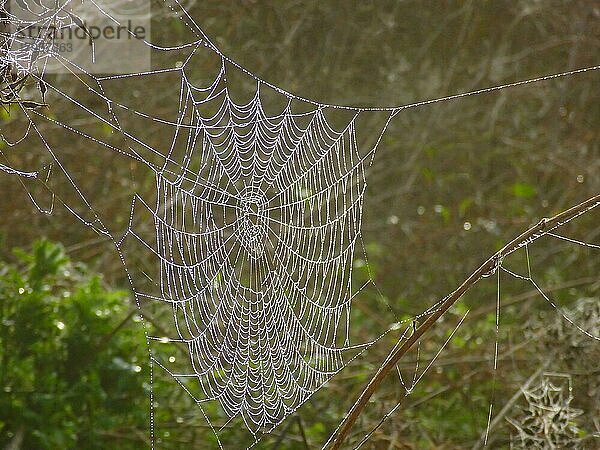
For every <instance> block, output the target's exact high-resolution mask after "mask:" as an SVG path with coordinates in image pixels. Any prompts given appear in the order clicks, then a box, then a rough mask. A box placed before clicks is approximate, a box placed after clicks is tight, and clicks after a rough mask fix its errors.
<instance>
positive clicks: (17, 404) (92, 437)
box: [0, 240, 149, 450]
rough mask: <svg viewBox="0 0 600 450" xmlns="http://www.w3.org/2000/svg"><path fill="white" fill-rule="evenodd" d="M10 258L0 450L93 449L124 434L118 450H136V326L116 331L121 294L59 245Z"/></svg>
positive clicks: (141, 349) (142, 414)
mask: <svg viewBox="0 0 600 450" xmlns="http://www.w3.org/2000/svg"><path fill="white" fill-rule="evenodd" d="M14 255H15V257H16V260H15V261H14V262H12V263H9V262H7V261H3V262H0V317H1V318H2V322H1V324H0V361H1V363H0V387H1V389H2V392H1V393H0V447H2V448H4V447H5V446H6V445H8V443H9V442H12V443H13V444H12V445H13V446H14V447H12V448H24V449H75V448H77V449H91V450H93V449H100V448H107V444H106V441H107V439H108V440H109V441H110V439H119V437H120V436H121V435H124V436H126V439H120V440H119V444H118V448H121V449H129V448H131V449H134V448H140V442H139V441H137V440H138V439H139V438H138V437H137V435H136V433H135V431H136V430H138V433H140V432H139V430H145V429H146V428H147V416H148V410H149V405H148V393H147V390H146V389H145V388H144V387H143V386H144V383H143V381H144V379H145V378H144V377H145V375H144V373H143V370H142V366H144V365H146V364H147V363H146V361H147V350H146V344H145V340H144V337H143V334H142V333H141V331H140V329H139V327H130V326H121V325H122V322H123V320H124V319H126V318H127V315H128V311H129V310H130V308H131V306H130V305H129V302H128V295H127V293H126V292H125V291H121V290H111V289H108V288H106V287H105V286H104V285H103V283H102V279H101V278H100V277H99V276H98V275H94V274H91V273H90V272H89V271H88V270H87V269H86V268H85V267H84V266H83V265H80V264H75V263H73V262H71V261H70V259H69V258H68V257H67V256H66V254H65V251H64V249H63V247H62V246H60V245H58V244H53V243H51V242H49V241H46V240H40V241H37V242H35V243H34V244H33V249H32V251H31V252H25V251H23V250H16V251H15V252H14ZM140 434H142V435H143V433H140ZM136 441H137V442H136ZM18 442H21V445H20V447H19V445H17V443H18Z"/></svg>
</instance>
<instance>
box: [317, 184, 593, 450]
mask: <svg viewBox="0 0 600 450" xmlns="http://www.w3.org/2000/svg"><path fill="white" fill-rule="evenodd" d="M598 205H600V194H597V195H595V196H593V197H591V198H589V199H587V200H585V201H584V202H581V203H579V204H577V205H575V206H573V207H571V208H569V209H567V210H566V211H563V212H562V213H560V214H557V215H555V216H554V217H551V218H549V219H542V220H541V221H539V222H538V223H537V224H536V225H534V226H533V227H531V228H529V229H528V230H527V231H525V232H523V233H522V234H521V235H519V236H517V237H516V238H515V239H513V240H512V241H510V242H509V243H508V244H506V245H505V246H504V247H502V248H501V249H500V250H498V251H497V252H496V253H494V255H492V256H491V257H490V258H488V259H487V260H486V261H485V262H484V263H483V264H482V265H481V266H479V268H478V269H477V270H475V272H473V273H472V274H471V275H470V276H469V277H468V278H467V279H466V280H465V281H463V283H462V284H461V285H460V286H459V287H458V288H457V289H456V290H454V291H453V292H452V293H451V294H449V295H448V296H446V297H445V298H444V300H443V302H442V303H441V304H440V306H439V307H438V308H437V309H436V310H435V311H434V312H433V313H432V314H431V315H430V316H428V317H427V319H426V320H425V321H424V322H423V323H422V324H421V326H419V327H418V328H417V329H416V330H415V332H414V333H413V334H412V335H411V336H410V337H409V338H408V339H407V340H406V341H405V342H404V343H403V344H402V345H401V346H399V347H397V348H396V349H395V350H394V351H393V352H392V353H391V354H390V355H389V356H388V357H387V358H386V360H385V362H384V363H383V364H382V366H381V367H380V368H379V370H377V372H376V373H375V375H374V376H373V377H372V378H371V380H370V381H369V383H368V384H367V386H366V387H365V389H364V390H363V391H362V393H361V394H360V396H359V397H358V400H356V402H355V403H354V405H353V406H352V408H351V409H350V411H349V412H348V414H347V415H346V416H345V417H344V420H342V422H341V423H340V426H339V427H338V429H337V430H336V432H335V433H334V435H333V436H332V437H331V438H330V439H329V441H327V442H326V443H325V445H324V447H323V448H327V447H330V448H331V449H332V450H337V449H339V448H341V446H342V444H343V443H344V441H345V439H346V437H347V436H348V433H349V432H350V430H351V428H352V426H353V425H354V423H355V422H356V420H357V419H358V417H359V416H360V414H361V413H362V411H363V410H364V408H365V407H366V405H367V403H368V402H369V399H370V398H371V396H372V395H373V393H374V392H375V391H376V390H377V389H378V388H379V385H380V384H381V382H382V381H383V379H384V378H385V377H386V376H387V375H388V374H389V373H390V372H391V371H392V370H393V369H394V367H395V366H396V364H397V363H398V361H400V359H401V358H402V357H403V356H404V355H405V354H406V353H407V352H408V351H409V350H410V349H411V348H412V347H413V346H414V345H415V343H416V342H418V341H419V339H421V337H422V336H423V335H424V334H425V333H426V332H427V331H428V330H429V329H430V328H431V327H432V326H433V325H434V324H435V323H436V322H437V321H438V319H439V318H440V317H441V316H442V315H443V314H444V313H445V312H446V311H448V309H450V307H451V306H452V305H454V304H455V303H456V302H457V301H458V300H459V299H460V298H461V297H462V296H463V295H464V294H465V293H466V292H467V291H468V290H469V289H471V288H472V287H473V286H474V285H475V284H476V283H477V282H478V281H479V280H481V279H482V278H484V277H488V276H490V275H492V274H493V273H495V272H496V270H497V269H498V267H499V266H500V264H501V262H502V260H503V259H504V258H505V257H506V256H508V255H510V254H511V253H513V252H515V251H517V250H518V249H520V248H522V247H523V246H524V245H526V244H528V243H531V242H533V241H535V240H537V239H539V238H540V237H542V236H544V235H545V234H547V233H549V232H551V231H553V230H555V229H557V228H559V227H560V226H562V225H564V224H565V223H567V222H569V221H571V220H572V219H574V218H576V217H578V216H581V215H582V214H585V213H587V212H588V211H590V210H592V209H593V208H595V207H597V206H598Z"/></svg>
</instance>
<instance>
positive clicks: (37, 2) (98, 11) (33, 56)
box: [10, 0, 151, 74]
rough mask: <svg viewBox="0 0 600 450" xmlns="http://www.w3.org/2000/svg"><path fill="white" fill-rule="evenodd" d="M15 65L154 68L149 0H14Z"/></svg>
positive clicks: (115, 70) (109, 70)
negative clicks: (95, 0)
mask: <svg viewBox="0 0 600 450" xmlns="http://www.w3.org/2000/svg"><path fill="white" fill-rule="evenodd" d="M10 11H11V15H12V16H13V20H11V25H12V29H11V32H12V42H11V46H10V52H12V54H13V55H14V56H13V58H12V59H13V64H14V65H15V66H16V68H17V70H19V69H20V70H23V71H43V72H45V73H73V72H74V73H96V74H125V73H134V72H141V71H147V70H151V65H150V47H149V46H148V45H147V43H146V42H144V41H149V40H150V3H149V0H103V1H101V2H92V1H90V0H59V1H57V0H11V3H10Z"/></svg>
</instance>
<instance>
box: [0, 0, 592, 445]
mask: <svg viewBox="0 0 600 450" xmlns="http://www.w3.org/2000/svg"><path fill="white" fill-rule="evenodd" d="M97 7H98V9H99V10H100V11H103V10H102V5H101V4H100V3H98V5H97ZM168 7H169V8H171V9H172V10H174V11H176V13H177V14H178V15H179V17H180V19H181V20H182V21H183V23H184V24H185V25H186V26H187V27H188V30H189V31H190V32H191V33H192V34H193V35H194V36H195V39H193V40H192V41H191V42H189V43H187V44H185V45H179V46H172V47H168V46H160V45H159V44H158V43H153V42H147V45H148V46H150V47H151V48H152V49H154V50H155V51H158V52H163V53H167V54H168V53H175V54H177V55H181V54H183V55H184V57H183V58H181V61H180V63H179V64H177V65H176V67H174V68H173V67H172V66H168V67H163V68H159V69H155V70H152V71H148V72H144V73H135V74H128V75H119V76H97V75H94V74H90V73H86V72H85V71H82V70H81V68H78V67H76V66H74V65H73V63H72V62H70V61H68V60H65V59H64V58H62V57H61V55H60V54H54V53H52V52H50V53H46V54H33V53H29V54H22V53H18V54H17V53H12V50H11V49H12V47H11V46H12V45H13V44H14V40H12V41H11V39H10V38H11V37H13V35H10V34H8V35H7V36H8V37H9V39H6V40H5V41H4V44H3V45H4V47H3V50H4V52H3V58H2V59H1V60H0V63H1V64H2V65H3V68H4V69H12V68H13V67H14V65H18V67H19V73H20V74H21V75H26V76H30V77H33V78H37V79H39V80H43V78H44V75H43V67H44V63H45V61H47V59H49V58H54V59H59V60H60V61H61V62H62V63H63V64H64V65H65V67H67V68H69V69H70V70H72V71H73V72H78V73H82V74H81V75H74V76H76V77H77V79H78V80H79V81H80V82H81V83H82V84H83V85H84V86H85V87H86V89H87V92H86V95H90V94H91V95H93V96H95V99H96V100H97V101H99V103H100V104H101V105H102V107H101V108H99V107H98V106H97V105H96V106H92V105H90V104H89V103H87V102H85V101H83V100H80V99H78V97H77V95H76V94H73V93H71V92H70V91H69V90H68V89H66V88H64V87H61V86H60V85H53V84H50V85H48V86H47V87H46V89H49V90H51V91H52V92H53V93H54V94H55V95H57V96H59V97H61V98H62V99H64V100H66V101H67V102H70V103H71V104H72V105H73V107H74V108H76V109H78V110H79V111H81V113H82V114H84V116H86V117H91V118H94V119H95V120H97V121H98V122H99V123H102V124H104V125H105V126H107V127H109V128H110V129H111V130H112V131H113V132H116V133H118V134H119V135H121V136H122V138H123V140H124V142H125V145H123V146H117V145H115V144H114V143H112V141H109V140H108V139H105V138H104V139H103V138H102V137H101V136H100V137H99V136H98V135H96V134H94V133H93V132H90V131H89V130H87V129H85V127H83V126H81V127H78V126H77V125H76V124H74V121H72V122H69V121H64V122H63V121H61V120H59V119H57V118H55V117H51V116H48V115H45V113H44V112H43V110H39V109H35V108H24V109H23V111H24V114H25V115H26V117H27V118H28V122H29V124H28V127H27V129H26V131H25V133H24V136H23V137H22V139H21V140H24V139H25V138H26V137H27V136H28V135H29V134H32V135H34V136H36V137H37V138H39V139H40V141H41V143H42V145H43V147H44V148H46V150H47V151H48V152H49V153H50V154H51V157H52V164H53V165H55V166H57V167H58V170H59V171H62V172H63V173H64V175H65V176H66V178H67V179H68V180H69V183H70V184H71V185H72V188H73V189H74V191H75V192H76V194H77V196H78V197H79V198H80V200H81V202H82V204H83V206H84V210H87V211H86V212H85V213H82V212H79V211H78V210H77V208H76V207H74V206H73V205H71V204H68V203H67V202H66V201H65V200H64V196H61V195H58V194H57V196H56V198H57V199H58V201H59V202H61V203H63V204H64V206H65V207H67V208H68V209H69V210H70V211H71V212H72V213H73V214H75V215H76V216H77V217H78V218H79V219H80V220H81V221H82V222H84V223H85V224H86V225H88V226H90V227H91V228H93V229H94V230H96V231H97V232H98V233H100V234H103V235H105V236H107V237H109V238H110V239H111V240H113V241H114V242H115V245H116V248H117V250H118V251H119V254H120V255H121V257H122V258H123V261H124V265H125V269H126V271H127V274H128V276H129V277H130V280H131V283H132V287H133V290H134V293H135V298H136V301H137V303H138V306H139V307H140V310H141V311H142V312H143V313H144V312H146V311H153V310H154V308H155V307H156V306H155V305H163V306H164V305H167V306H168V307H169V308H170V311H171V314H172V318H173V322H172V323H173V328H174V330H173V335H171V336H148V339H149V341H158V342H159V343H170V342H173V343H178V344H181V345H183V346H184V348H185V349H186V350H187V353H188V357H189V366H188V367H187V370H186V369H183V370H182V369H181V368H180V366H173V367H171V366H170V365H169V363H168V362H167V361H162V360H159V359H157V358H156V357H155V356H153V355H152V354H151V360H152V361H153V362H155V363H156V364H158V365H159V366H160V367H162V368H163V369H164V370H166V371H167V372H168V373H170V374H171V375H172V376H173V377H174V378H175V379H177V380H178V381H179V382H180V384H181V385H182V387H183V388H184V389H185V390H186V391H188V392H189V393H190V395H192V396H193V397H194V399H195V400H196V402H197V403H198V404H199V405H200V407H201V408H202V407H203V405H204V404H205V403H207V402H215V401H216V402H218V403H219V405H220V406H221V407H222V408H223V410H224V412H225V414H226V415H227V416H228V417H229V418H231V419H233V418H236V417H241V418H242V419H243V421H244V422H245V425H246V427H247V428H248V430H249V431H250V432H251V433H252V434H253V435H254V436H255V438H256V439H258V438H259V437H260V435H261V434H262V433H264V432H268V431H270V430H272V429H273V428H274V427H275V426H277V425H278V424H279V423H281V421H282V420H284V419H285V418H286V417H287V416H289V415H290V414H291V413H292V412H294V411H295V410H296V409H297V408H298V407H299V406H300V405H302V404H303V403H304V402H305V401H306V400H307V399H308V398H309V397H310V396H311V395H312V394H313V393H314V392H315V391H316V390H318V389H319V388H321V387H322V386H323V385H324V384H325V383H326V382H327V381H328V380H329V379H330V378H331V377H332V376H334V375H335V374H336V373H338V372H339V371H340V370H341V369H343V368H344V367H346V366H347V365H348V363H349V361H350V360H351V359H352V358H353V357H355V356H356V355H357V354H358V353H360V352H361V351H362V350H364V349H366V348H368V347H369V346H370V345H372V344H373V342H374V341H376V340H377V339H378V338H380V337H381V336H383V335H385V334H386V333H387V331H386V332H384V333H383V334H381V335H380V336H375V337H374V340H373V341H371V342H366V343H360V344H357V345H356V344H352V343H351V341H350V325H351V324H350V318H351V303H352V301H353V299H354V298H355V297H356V296H357V294H359V293H360V292H361V290H362V289H363V288H365V287H366V285H367V284H372V281H368V282H367V283H366V284H365V285H363V286H358V287H357V286H354V285H353V284H352V274H353V264H352V263H353V260H354V254H355V252H357V251H359V252H360V251H364V249H363V248H362V238H361V221H362V206H363V199H364V193H365V188H366V180H365V166H366V165H368V164H369V163H370V161H371V160H372V157H373V155H374V153H375V151H376V149H377V147H378V145H379V143H380V140H381V136H382V135H383V133H384V132H385V130H386V129H387V127H388V125H389V123H390V120H391V119H392V118H393V117H394V116H395V115H396V114H397V113H398V112H400V111H402V110H403V109H406V108H413V107H418V106H422V105H426V104H430V103H436V102H439V101H446V100H451V99H456V98H460V97H465V96H469V95H474V94H480V93H486V92H492V91H495V90H499V89H504V88H507V87H511V86H517V85H521V84H528V83H533V82H537V81H542V80H548V79H551V78H556V77H561V76H567V75H574V74H576V73H580V72H585V71H589V70H596V69H598V68H600V66H595V67H589V68H584V69H579V70H572V71H569V72H565V73H560V74H554V75H549V76H543V77H539V78H535V79H530V80H524V81H520V82H516V83H511V84H507V85H502V86H498V87H492V88H486V89H481V90H478V91H474V92H468V93H464V94H458V95H454V96H449V97H444V98H440V99H434V100H428V101H422V102H417V103H413V104H410V105H404V106H397V107H381V108H379V107H374V108H360V107H350V106H342V105H329V104H323V103H319V102H314V101H311V100H308V99H304V98H301V97H298V96H296V95H293V94H290V93H289V92H287V91H284V90H283V89H281V88H279V87H277V86H274V85H272V84H270V83H268V82H266V81H264V80H262V79H260V78H258V77H256V76H255V75H253V74H252V73H250V72H248V71H247V70H246V69H244V68H243V67H241V66H240V65H238V64H237V63H236V62H235V61H232V60H230V59H229V58H228V57H227V56H226V55H224V54H223V53H221V52H220V51H219V49H218V48H217V47H216V46H215V45H214V44H213V43H212V42H211V41H210V40H209V38H208V37H207V36H206V35H205V34H204V33H203V31H202V30H201V28H200V27H199V26H198V24H197V23H196V22H195V21H194V20H193V18H192V17H191V16H190V15H189V14H188V13H187V10H186V8H183V7H181V5H179V4H178V3H175V4H172V5H168ZM63 9H64V8H63ZM46 13H48V11H47V12H46ZM49 13H50V14H46V15H45V16H44V18H43V22H42V23H43V26H45V27H48V26H49V24H51V23H55V22H56V21H55V22H52V20H53V19H57V18H60V20H61V24H62V25H61V26H65V27H68V26H72V25H73V21H75V23H77V20H76V19H74V18H73V17H72V16H66V17H65V16H61V15H59V14H58V12H55V13H54V15H53V14H52V11H49ZM9 20H13V21H16V20H17V19H16V17H15V16H9ZM28 25H31V23H29V24H28ZM207 54H208V55H209V56H208V57H207V56H205V55H207ZM211 57H212V58H213V60H214V61H216V64H214V65H215V67H216V70H215V71H214V73H215V74H214V76H212V77H208V76H206V75H203V77H201V78H202V79H204V80H207V79H208V78H210V79H208V81H206V82H200V81H196V78H197V74H195V70H194V69H195V67H198V66H201V65H200V64H198V63H197V61H198V59H201V58H207V59H202V61H204V62H205V65H206V66H207V67H212V66H211V63H206V61H207V60H208V59H210V58H211ZM214 61H213V63H214ZM34 67H37V68H39V69H40V70H41V72H40V73H41V74H37V73H36V72H35V71H32V70H33V69H32V68H34ZM232 71H233V72H238V73H241V74H242V75H244V76H246V77H250V79H252V80H253V82H254V85H255V91H254V94H253V96H252V98H251V99H250V100H249V101H247V102H238V101H235V100H234V98H233V95H232V94H231V85H230V82H229V80H228V74H229V73H230V72H232ZM163 76H171V77H173V78H174V79H177V80H178V82H179V83H180V84H179V99H178V104H177V107H176V111H175V112H174V115H173V116H169V117H165V116H161V115H159V114H155V113H151V112H148V111H146V110H144V109H143V107H138V106H135V105H134V104H133V102H132V103H131V104H128V103H127V102H126V101H123V100H119V99H117V98H116V97H113V96H111V95H110V94H109V92H110V90H111V89H112V87H113V86H115V85H119V84H123V85H125V86H127V85H128V83H135V82H138V81H139V82H143V83H147V84H151V83H152V82H153V80H156V79H159V78H160V77H163ZM40 82H42V81H40ZM5 90H6V92H7V93H8V94H9V97H10V99H11V102H12V101H13V100H15V99H19V92H18V91H16V89H15V88H14V87H12V86H11V85H10V84H9V85H8V86H7V87H6V88H5V89H4V88H3V93H4V91H5ZM265 91H267V92H268V93H270V94H271V95H275V96H276V97H278V98H279V100H280V103H283V104H284V106H283V109H282V110H281V111H280V112H279V113H275V114H272V113H268V112H267V110H266V108H265V107H264V105H263V100H262V95H263V93H265ZM21 106H23V105H21ZM377 112H379V113H382V114H385V117H384V118H383V119H382V122H383V125H382V127H381V128H380V131H379V134H378V135H377V138H376V139H374V142H375V143H374V145H372V146H371V147H369V148H366V149H361V148H360V146H359V145H358V140H357V127H358V121H359V119H360V117H362V116H363V115H365V114H375V113H377ZM41 119H43V120H46V121H49V122H50V123H53V124H54V125H56V126H58V127H62V128H63V129H64V130H66V131H67V132H69V133H74V135H76V136H78V137H80V138H83V139H87V140H89V141H90V143H93V144H94V145H97V146H99V147H102V148H106V149H109V150H111V151H114V152H117V153H119V154H122V155H125V156H127V157H129V158H132V159H133V160H135V161H138V162H140V163H142V164H143V165H145V166H146V167H147V168H148V169H150V170H151V171H152V172H153V174H154V179H155V190H154V196H151V198H145V196H144V195H142V194H138V193H135V194H134V199H133V202H132V205H131V213H130V216H129V225H128V227H127V230H126V231H125V233H123V234H120V235H118V234H116V233H115V232H112V231H109V229H108V227H107V226H106V225H105V224H104V222H103V220H102V219H101V217H100V215H99V214H98V213H97V212H96V210H95V209H94V208H93V207H92V206H91V203H90V202H89V201H88V200H87V198H86V195H85V194H84V192H83V191H82V190H81V189H80V188H79V187H78V185H77V183H76V182H75V180H74V179H73V178H72V177H71V176H70V175H69V171H68V169H67V168H66V167H65V166H64V165H63V164H62V163H61V159H60V157H59V155H58V154H57V152H56V151H55V150H54V149H53V147H52V146H51V144H50V143H49V142H48V141H47V140H46V139H45V137H44V135H43V133H42V132H41V131H40V128H39V126H38V125H37V123H38V122H37V121H38V120H41ZM133 121H138V122H140V123H143V124H148V126H151V127H156V128H162V129H165V130H167V131H166V132H167V133H170V145H169V146H168V148H163V147H157V146H156V145H153V144H152V143H150V142H149V141H146V140H145V139H144V138H143V137H140V136H139V135H137V134H136V133H135V132H134V131H131V128H130V126H129V124H130V123H132V122H133ZM334 123H335V125H334ZM21 140H19V141H18V142H20V141H21ZM18 142H17V143H18ZM0 170H3V171H4V172H7V173H9V174H12V175H17V176H20V177H21V178H25V177H30V178H37V179H38V180H40V181H41V182H42V183H44V184H45V185H48V184H49V183H48V180H49V179H50V172H48V173H47V176H45V177H42V175H41V174H42V171H40V172H39V173H38V172H25V171H20V170H17V169H14V168H12V167H11V166H10V165H4V164H3V165H0ZM49 189H50V190H51V192H52V196H53V199H54V198H55V197H54V195H55V192H54V191H52V189H51V188H49ZM40 209H41V208H40ZM49 210H52V207H50V208H49ZM89 214H91V217H89ZM148 223H151V224H152V225H153V226H152V227H151V228H150V229H149V228H148ZM140 255H141V256H140ZM153 263H156V264H153ZM428 312H431V310H429V311H428ZM149 345H150V344H149ZM426 370H427V369H426ZM190 378H191V379H194V380H196V381H197V384H198V386H199V389H194V388H193V387H191V386H190V383H189V382H188V380H189V379H190ZM418 380H420V377H419V378H418V379H417V377H416V373H415V377H414V380H413V385H414V384H416V383H417V382H418ZM207 420H208V421H209V423H210V418H209V417H207ZM215 433H216V434H217V435H218V431H216V430H215Z"/></svg>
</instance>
